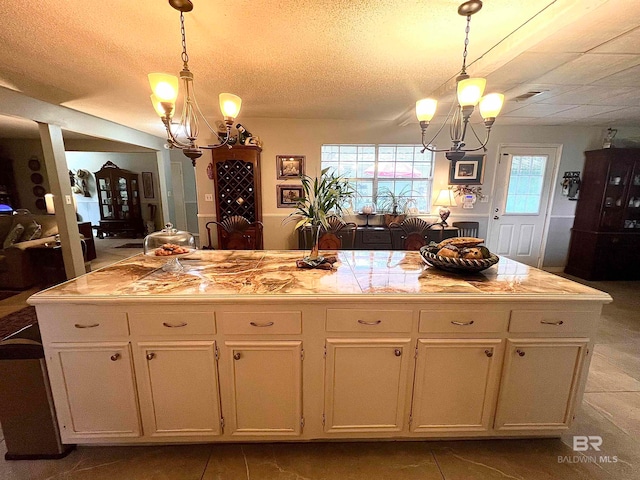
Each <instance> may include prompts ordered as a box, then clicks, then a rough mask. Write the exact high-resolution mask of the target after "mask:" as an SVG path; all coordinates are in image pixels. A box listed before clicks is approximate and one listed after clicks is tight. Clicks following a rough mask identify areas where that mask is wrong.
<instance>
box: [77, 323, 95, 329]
mask: <svg viewBox="0 0 640 480" xmlns="http://www.w3.org/2000/svg"><path fill="white" fill-rule="evenodd" d="M99 326H100V324H99V323H92V324H91V325H83V324H81V323H76V324H75V325H74V327H76V328H95V327H99Z"/></svg>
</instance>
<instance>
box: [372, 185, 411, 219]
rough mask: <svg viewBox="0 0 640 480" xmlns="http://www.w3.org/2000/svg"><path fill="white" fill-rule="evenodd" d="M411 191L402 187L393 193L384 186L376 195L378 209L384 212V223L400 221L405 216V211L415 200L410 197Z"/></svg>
mask: <svg viewBox="0 0 640 480" xmlns="http://www.w3.org/2000/svg"><path fill="white" fill-rule="evenodd" d="M412 193H413V191H412V190H411V189H409V188H403V189H402V190H401V191H400V193H395V192H393V191H391V190H390V189H389V188H385V189H384V190H382V191H381V192H380V193H379V195H378V200H377V202H376V204H377V206H378V210H379V211H380V212H382V213H384V223H385V225H390V224H391V223H398V224H399V223H402V222H403V221H404V219H405V218H407V215H406V212H407V209H408V208H409V207H410V206H411V205H415V204H416V200H415V199H414V198H413V197H412V195H411V194H412Z"/></svg>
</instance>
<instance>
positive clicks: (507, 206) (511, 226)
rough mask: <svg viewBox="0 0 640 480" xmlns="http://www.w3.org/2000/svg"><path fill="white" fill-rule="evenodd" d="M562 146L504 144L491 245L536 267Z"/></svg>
mask: <svg viewBox="0 0 640 480" xmlns="http://www.w3.org/2000/svg"><path fill="white" fill-rule="evenodd" d="M561 149H562V147H561V146H551V147H526V146H525V147H509V146H504V147H501V148H500V155H499V162H498V168H497V172H496V181H495V185H496V188H495V189H494V201H493V205H492V210H491V217H490V219H489V230H488V235H487V246H488V247H489V250H491V251H492V252H493V253H495V254H496V255H499V256H504V257H507V258H510V259H512V260H517V261H518V262H522V263H525V264H527V265H531V266H534V267H540V266H542V259H543V254H544V244H545V242H546V238H547V229H548V225H549V210H550V208H551V204H550V197H551V192H552V189H551V186H552V184H553V179H554V178H556V173H557V172H556V171H557V165H558V163H559V162H558V160H559V158H560V153H561Z"/></svg>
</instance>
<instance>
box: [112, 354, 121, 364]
mask: <svg viewBox="0 0 640 480" xmlns="http://www.w3.org/2000/svg"><path fill="white" fill-rule="evenodd" d="M119 358H120V354H119V353H114V354H113V355H111V361H112V362H115V361H116V360H118V359H119Z"/></svg>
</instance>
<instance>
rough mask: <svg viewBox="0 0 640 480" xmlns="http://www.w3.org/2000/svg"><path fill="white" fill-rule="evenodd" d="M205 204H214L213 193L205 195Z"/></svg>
mask: <svg viewBox="0 0 640 480" xmlns="http://www.w3.org/2000/svg"><path fill="white" fill-rule="evenodd" d="M204 201H205V202H213V193H205V194H204Z"/></svg>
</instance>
